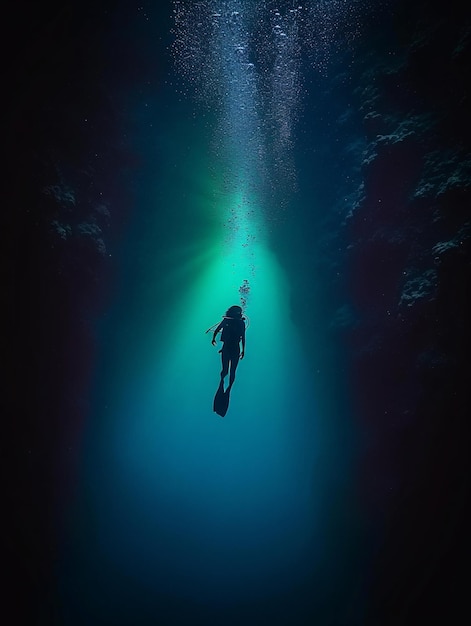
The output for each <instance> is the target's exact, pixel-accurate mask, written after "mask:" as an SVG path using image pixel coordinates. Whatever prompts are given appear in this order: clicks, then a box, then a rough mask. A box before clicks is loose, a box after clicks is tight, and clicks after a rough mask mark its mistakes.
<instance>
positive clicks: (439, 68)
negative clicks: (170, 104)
mask: <svg viewBox="0 0 471 626" xmlns="http://www.w3.org/2000/svg"><path fill="white" fill-rule="evenodd" d="M469 17H470V16H469V10H468V9H467V8H464V7H463V6H462V5H461V6H458V5H456V3H454V2H453V3H452V6H447V7H446V8H445V7H443V6H442V5H439V4H436V3H430V2H415V3H406V2H404V3H396V5H395V6H394V20H393V24H394V28H393V31H392V32H391V36H390V37H387V36H386V37H384V32H385V31H384V30H382V29H378V32H379V33H381V34H382V36H383V37H384V39H383V40H381V39H380V36H378V38H377V40H376V41H375V33H374V29H375V27H376V26H377V25H376V24H372V25H371V28H372V33H371V36H370V37H369V38H368V37H366V38H365V39H364V42H365V43H364V44H363V46H362V49H361V50H359V53H358V57H357V73H358V75H357V78H356V80H355V81H354V83H355V90H354V97H355V99H356V106H357V108H358V110H359V111H360V112H361V115H362V117H363V132H364V135H363V137H364V140H365V149H364V151H363V156H362V163H361V183H360V185H359V188H358V189H357V191H356V193H355V194H354V195H353V199H352V200H353V201H352V203H351V206H350V208H349V210H348V211H347V214H346V217H345V222H344V228H345V232H343V233H341V234H340V237H343V238H345V239H346V240H347V241H349V242H350V243H349V246H348V250H347V252H346V257H345V272H346V274H347V276H348V284H349V286H348V290H349V292H350V301H351V309H349V306H347V305H346V304H345V305H344V306H343V308H342V307H341V308H340V309H339V311H338V312H337V317H338V316H340V318H341V319H344V320H347V322H346V323H344V324H343V325H342V324H340V326H341V327H342V329H341V330H342V338H343V340H345V341H346V342H347V343H348V344H349V345H350V349H349V351H350V353H351V362H350V380H351V381H352V389H353V395H354V405H355V409H356V413H357V416H358V420H359V422H360V423H361V424H363V428H364V432H365V437H364V444H363V445H364V452H363V454H362V458H361V461H360V466H361V467H360V476H361V483H362V488H361V490H362V492H363V498H364V502H365V503H366V506H367V509H368V510H369V511H370V512H371V514H372V515H373V516H375V517H378V519H381V518H383V519H384V524H385V529H386V530H385V538H384V541H383V544H382V546H381V548H380V549H379V552H378V554H377V556H376V560H375V566H374V570H373V580H374V590H375V593H374V596H373V598H372V623H375V624H376V623H401V624H409V623H411V624H412V623H425V620H426V619H429V618H432V617H434V618H435V619H439V618H441V619H442V620H444V621H447V620H449V619H451V616H455V618H457V616H458V615H459V610H460V609H461V608H462V607H463V603H464V597H465V596H464V594H465V590H464V581H463V580H461V579H460V575H459V574H457V573H456V571H457V570H458V571H459V568H460V566H463V567H464V565H465V562H464V561H465V557H464V556H463V554H464V553H465V552H466V549H467V548H466V546H468V548H469V541H468V538H467V536H466V532H465V528H466V523H467V521H466V519H465V514H464V511H465V503H466V502H467V501H469V482H468V478H467V476H469V470H470V467H469V447H468V445H469V439H468V434H467V432H468V429H467V414H468V411H469V399H470V398H469V374H470V367H469V354H470V348H471V343H470V330H469V320H470V319H471V307H470V285H471V282H470V279H471V266H470V248H471V213H470V212H469V206H470V195H469V192H470V187H471V176H470V175H471V167H470V166H471V160H470V157H471V154H470V141H469V140H470V132H471V126H470V121H469V114H468V111H469V108H470V99H469V87H468V81H467V75H468V73H469V67H470V66H471V65H470V61H471V46H470V44H471V41H470V34H471V30H470V20H469ZM394 41H395V42H396V44H395V45H394V44H393V43H392V42H394ZM342 310H343V311H344V313H345V311H346V310H349V315H348V316H347V317H346V316H345V314H344V315H343V317H342V315H340V313H341V312H342ZM349 321H350V324H349V327H348V322H349ZM346 327H347V333H346V332H345V330H346ZM437 616H439V618H437ZM388 620H392V621H388ZM394 620H397V621H394Z"/></svg>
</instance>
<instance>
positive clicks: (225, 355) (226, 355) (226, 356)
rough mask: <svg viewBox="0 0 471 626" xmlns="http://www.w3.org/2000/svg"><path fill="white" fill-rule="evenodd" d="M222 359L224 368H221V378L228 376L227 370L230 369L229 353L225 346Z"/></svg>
mask: <svg viewBox="0 0 471 626" xmlns="http://www.w3.org/2000/svg"><path fill="white" fill-rule="evenodd" d="M221 361H222V370H221V379H223V378H225V377H226V376H227V372H228V371H229V353H228V352H227V350H224V348H223V349H222V351H221Z"/></svg>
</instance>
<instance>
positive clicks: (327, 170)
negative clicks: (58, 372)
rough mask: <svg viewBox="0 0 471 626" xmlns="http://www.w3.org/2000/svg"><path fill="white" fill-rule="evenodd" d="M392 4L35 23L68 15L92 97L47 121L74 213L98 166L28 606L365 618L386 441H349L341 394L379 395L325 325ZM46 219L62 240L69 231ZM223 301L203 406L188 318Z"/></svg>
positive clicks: (396, 46) (71, 623)
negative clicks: (60, 474) (82, 167)
mask: <svg viewBox="0 0 471 626" xmlns="http://www.w3.org/2000/svg"><path fill="white" fill-rule="evenodd" d="M393 5H394V3H391V2H367V1H366V0H365V1H363V2H360V1H357V0H350V1H349V2H344V1H341V0H330V1H328V0H319V1H313V2H307V3H302V2H299V3H292V2H287V1H283V2H279V3H275V2H273V1H271V0H264V1H253V2H245V1H242V0H213V1H209V0H208V1H204V2H161V3H159V2H145V3H141V4H137V3H109V4H108V5H107V6H106V7H105V6H103V8H102V9H101V8H99V9H97V8H96V7H95V8H90V7H86V8H84V11H83V13H80V11H79V9H71V8H70V7H69V9H66V10H65V13H61V11H60V10H59V11H58V12H56V11H55V10H53V9H52V8H51V17H50V18H48V19H44V22H45V23H46V24H48V25H50V28H51V29H52V31H53V32H56V31H55V30H54V26H53V25H54V23H55V22H54V20H55V19H56V20H58V23H60V24H62V25H63V26H65V32H66V33H67V32H74V27H73V26H71V24H73V23H76V22H74V19H75V20H78V18H79V17H80V20H78V21H79V24H80V28H79V27H78V26H77V27H76V28H77V30H76V36H77V44H75V43H74V44H73V45H74V46H75V45H77V46H78V48H79V49H80V50H81V55H82V56H81V57H80V58H82V63H83V65H82V66H81V65H80V63H79V64H78V67H79V68H80V67H83V71H84V74H87V75H88V79H87V80H88V81H89V82H88V83H87V80H84V83H83V84H84V85H85V86H87V85H88V86H90V84H93V85H94V86H95V87H96V89H95V91H93V90H90V93H91V94H92V93H98V92H99V93H100V94H101V97H102V98H103V104H102V105H100V106H101V110H103V111H107V114H106V115H104V114H102V116H101V117H100V115H99V114H97V115H96V116H95V117H94V113H93V111H97V110H100V109H99V108H98V107H97V105H96V103H95V106H91V105H90V108H89V111H90V113H89V114H88V113H87V110H88V109H87V106H88V105H87V95H86V93H87V92H86V89H85V90H83V89H82V92H81V96H80V99H79V101H78V102H77V103H76V105H73V104H70V105H69V106H67V107H66V109H65V110H66V112H67V113H62V114H63V115H64V116H66V117H67V116H69V115H70V118H71V119H70V121H67V120H65V121H64V119H62V121H61V123H62V124H63V125H64V126H65V127H66V128H69V127H71V128H72V127H73V128H76V127H77V125H81V126H80V127H81V128H82V126H83V130H82V131H80V132H79V131H77V133H76V134H74V133H71V140H70V141H69V143H68V144H67V138H64V139H63V141H64V144H67V145H68V146H69V147H68V148H67V150H69V156H70V145H73V146H75V145H77V146H80V140H79V138H78V137H79V136H81V134H80V133H81V132H82V133H83V134H84V135H83V136H84V137H88V141H89V143H92V140H91V139H90V137H93V141H94V142H95V144H94V145H95V147H96V153H95V152H94V153H93V154H90V155H89V156H88V162H87V168H88V169H89V170H90V171H91V172H92V174H90V175H89V174H87V177H88V178H87V177H85V178H84V179H83V180H82V179H80V178H79V175H78V174H75V176H76V181H75V182H76V187H77V188H82V189H84V188H85V187H86V188H87V194H88V196H87V198H88V200H83V203H84V204H83V205H80V207H79V210H84V209H83V208H82V207H83V206H84V205H86V204H87V202H88V203H89V204H90V205H91V204H93V202H92V200H91V198H93V197H94V194H95V195H96V194H97V191H96V189H92V187H93V184H95V185H97V184H98V183H97V181H100V184H101V187H100V189H102V190H103V191H100V192H99V195H100V196H103V198H105V199H106V198H108V200H105V201H106V202H108V206H109V209H110V214H111V218H110V223H111V226H109V225H108V227H109V234H108V239H107V238H106V236H105V235H104V234H103V233H102V231H103V232H104V231H105V226H103V224H104V222H100V221H99V220H97V218H96V216H95V217H93V219H90V220H89V221H88V222H87V223H88V227H87V228H88V230H86V229H84V226H83V224H82V225H79V226H78V228H79V229H80V227H81V228H82V230H81V231H80V232H81V233H82V235H83V234H87V235H89V236H90V237H91V238H95V239H94V240H95V242H97V241H100V242H102V243H103V249H104V248H105V247H106V253H103V254H102V256H103V257H106V266H107V267H108V268H109V269H108V273H107V274H106V273H105V278H104V279H103V277H101V278H100V279H98V273H97V272H94V271H93V269H92V270H91V271H90V274H91V275H94V276H95V279H96V283H97V284H98V292H99V293H98V294H95V296H94V298H95V300H96V301H99V305H96V304H95V306H92V305H90V304H89V305H88V306H85V307H84V309H83V311H84V312H82V309H80V312H78V313H77V319H78V318H80V320H81V322H80V323H82V321H83V318H86V322H83V323H84V324H85V323H86V325H87V329H88V336H91V337H92V339H91V340H90V341H91V344H92V345H93V348H91V347H90V346H87V347H85V346H84V347H83V350H81V348H80V347H78V346H76V345H75V347H74V348H73V350H72V351H73V352H74V353H77V354H84V353H87V354H88V352H87V350H89V351H90V355H89V359H88V361H87V363H86V365H83V367H82V369H80V371H79V374H80V375H81V376H82V381H85V382H83V384H82V387H81V388H80V389H79V390H78V391H77V392H76V395H77V396H80V401H78V400H76V398H75V396H74V393H73V392H71V391H70V390H69V391H68V393H69V400H70V397H72V396H73V397H74V401H76V402H77V405H79V406H80V411H79V410H78V409H77V412H80V414H81V415H82V421H81V422H80V424H78V420H77V423H75V424H74V425H73V426H62V428H63V430H64V431H67V434H66V435H63V436H62V440H63V441H68V444H67V445H69V446H70V447H68V448H67V449H68V450H69V451H70V450H72V449H73V450H74V458H73V459H72V460H71V459H70V458H68V457H67V452H66V451H64V452H63V454H64V457H67V460H66V461H62V464H63V465H67V464H68V465H69V467H72V468H73V469H71V470H69V471H70V473H71V475H72V476H73V479H70V481H69V482H68V483H67V481H65V482H66V483H67V485H70V489H69V488H68V487H67V489H68V491H69V492H68V494H67V496H62V495H61V496H59V497H56V498H57V499H58V500H60V501H61V504H60V506H58V507H57V508H58V509H60V515H58V517H59V518H60V520H61V522H60V523H58V526H59V527H60V532H59V533H58V537H59V539H57V543H58V548H57V557H56V558H54V559H53V567H52V570H53V578H54V584H53V585H52V588H53V590H52V591H51V592H50V594H51V596H52V597H53V600H52V601H50V599H49V598H48V599H47V600H46V601H45V604H46V605H47V606H48V607H50V605H53V607H54V608H53V609H50V608H46V609H44V611H43V614H42V618H41V619H42V620H43V621H38V622H37V623H41V624H42V623H44V624H46V623H47V624H49V623H51V624H52V623H53V624H60V625H62V624H64V626H82V625H83V626H85V625H86V626H101V625H110V626H131V625H132V626H150V625H154V624H159V625H162V626H167V625H168V626H172V625H180V624H182V625H184V624H188V625H190V624H191V625H202V626H203V625H204V626H225V625H228V626H229V625H234V626H235V625H247V626H252V625H253V626H258V625H262V624H280V625H285V624H286V625H288V624H289V625H290V626H297V625H299V626H301V625H304V624H306V625H307V624H319V626H328V625H332V626H334V625H337V626H340V625H341V624H342V625H345V626H360V625H362V624H370V623H371V624H372V623H373V622H372V621H368V620H371V617H369V615H370V613H369V610H370V608H371V607H370V603H371V598H370V596H371V593H372V592H371V589H372V585H373V584H374V578H375V575H376V571H377V570H375V566H374V563H375V560H374V559H375V556H376V555H377V552H378V550H379V549H380V546H381V545H382V543H383V542H384V537H385V528H386V526H387V519H386V516H387V514H388V513H390V511H391V509H392V505H391V504H390V502H391V501H392V499H393V498H394V494H395V489H396V487H397V482H398V476H397V475H396V474H395V471H394V470H395V468H396V467H397V466H398V461H397V458H396V457H395V456H394V455H395V454H397V455H398V456H399V455H400V452H399V451H398V450H397V449H396V450H395V451H391V450H392V448H391V450H390V451H389V453H388V454H386V455H385V456H383V457H382V458H378V455H379V454H380V453H379V452H377V453H376V456H375V454H372V455H370V456H368V454H369V453H370V451H371V450H375V449H376V450H379V448H376V446H377V443H378V439H379V438H380V433H379V431H380V427H379V426H378V425H377V424H372V423H368V424H366V421H367V417H366V416H365V415H366V413H367V412H366V411H365V415H364V414H363V413H362V411H361V410H359V408H358V407H362V406H363V404H365V403H367V397H368V396H369V394H370V393H371V396H372V397H373V398H375V397H380V396H382V394H384V392H383V389H382V388H381V387H380V386H375V385H374V384H373V385H372V387H371V389H370V388H367V389H366V392H365V387H361V385H360V384H358V385H357V380H358V379H357V378H356V376H355V370H354V368H353V373H352V367H351V363H352V352H353V353H355V349H356V346H355V343H354V341H349V340H348V338H347V339H345V335H344V334H342V333H343V332H344V330H345V329H347V330H348V329H350V330H351V329H352V328H355V324H356V323H357V318H356V315H357V313H356V311H355V298H356V297H358V294H359V293H360V292H362V290H364V291H365V293H368V294H369V291H368V290H369V284H367V283H366V282H365V283H363V281H362V278H361V277H360V279H359V280H358V274H357V275H356V276H357V282H353V284H352V281H351V276H352V275H354V270H353V269H352V268H351V267H349V266H348V260H347V254H348V250H349V247H351V244H352V241H351V240H350V239H349V234H348V233H349V232H350V234H351V231H348V230H347V229H345V228H344V226H345V220H346V219H347V220H348V219H349V217H351V215H349V213H350V214H351V209H352V207H353V206H354V204H355V202H356V201H358V197H359V196H358V189H362V188H361V186H360V185H361V182H362V172H361V162H362V159H363V158H364V156H365V154H366V152H365V150H366V142H367V140H366V137H365V133H364V131H363V130H362V119H363V117H364V111H361V110H360V108H359V101H360V100H361V98H360V97H359V92H358V84H359V83H358V80H359V76H360V74H361V72H362V71H364V68H365V65H364V63H365V61H364V59H365V58H366V59H369V61H368V62H369V63H371V67H375V60H374V59H375V56H374V52H375V51H379V52H378V55H379V54H382V55H384V54H386V53H385V52H384V51H385V50H388V49H389V48H390V49H391V51H392V52H391V53H390V54H391V55H395V54H398V55H399V50H400V33H399V34H398V33H397V32H396V31H395V27H394V23H393V21H392V19H391V17H390V13H389V12H390V11H391V7H392V6H393ZM68 11H70V13H68ZM69 15H70V16H71V18H70V20H69V18H68V17H67V16H69ZM68 20H69V21H68ZM46 30H47V29H46ZM80 33H83V34H84V35H85V36H84V37H83V38H82V37H80V36H79V35H80ZM46 34H47V33H46ZM46 34H45V35H44V36H46ZM64 38H66V36H65V35H64ZM398 41H399V43H398ZM78 42H80V43H78ZM86 42H89V43H88V44H87V43H86ZM61 45H63V46H64V49H66V48H67V45H69V46H70V45H72V44H70V42H69V43H68V44H65V43H64V42H63V41H62V39H61V38H60V37H59V38H58V39H57V46H58V47H59V48H60V46H61ZM368 46H369V47H370V49H371V50H373V54H372V55H371V56H368V52H367V50H368ZM74 49H75V48H74ZM84 51H86V52H84ZM365 51H366V52H365ZM387 54H389V53H387ZM83 58H85V60H83ZM360 58H362V59H363V61H362V62H363V65H362V67H361V69H360V66H359V61H358V59H360ZM95 62H96V65H95ZM44 63H46V62H44ZM45 66H47V64H46V65H45ZM46 73H47V72H46ZM38 75H41V72H39V71H38ZM57 75H58V76H59V75H60V77H61V79H63V81H64V84H65V85H68V84H69V83H70V84H71V85H75V84H77V85H79V86H80V85H81V84H82V83H81V81H82V79H81V78H80V72H78V73H77V72H75V73H69V74H67V73H62V72H60V71H57ZM92 76H93V77H94V78H93V80H92V78H90V77H92ZM95 81H96V82H95ZM51 82H53V81H51ZM45 84H46V85H48V84H49V83H47V82H46V83H45ZM97 85H99V87H97ZM374 88H375V85H374V84H373V86H372V87H371V89H372V92H371V93H372V94H373V95H372V96H371V97H372V98H373V96H374ZM64 89H67V88H64ZM71 89H72V88H71ZM79 90H80V89H79V88H77V92H78V91H79ZM44 91H45V92H46V91H47V87H45V88H44ZM73 91H74V90H73V89H72V92H73ZM409 96H410V98H411V102H412V101H413V100H414V97H415V96H413V95H410V94H409ZM362 98H363V101H365V100H367V97H366V96H365V95H364V93H362ZM44 101H45V102H50V100H49V96H48V94H46V96H45V98H44ZM69 102H70V103H72V102H73V100H72V99H70V100H69ZM74 106H76V109H77V115H76V116H75V117H74V110H75V109H74ZM45 108H46V110H47V106H46V107H45ZM57 108H59V107H57ZM51 109H52V110H53V107H52V105H51ZM78 120H80V122H79V121H78ZM111 120H112V122H111ZM57 124H58V127H59V122H57ZM107 124H110V128H108V126H107ZM90 126H91V129H92V130H89V127H90ZM111 126H112V130H111ZM86 133H90V135H87V134H86ZM59 134H60V133H59ZM83 142H84V144H85V143H86V139H85V138H84V139H83ZM63 150H64V151H65V150H66V148H63ZM77 151H78V152H79V151H80V148H79V147H77ZM117 155H119V157H118V156H117ZM114 159H116V167H113V164H114ZM70 160H71V161H73V157H72V156H70ZM99 163H103V165H100V164H99ZM104 163H106V166H105V165H104ZM61 167H62V166H61ZM58 169H61V168H58ZM76 169H79V168H76ZM88 169H87V171H88ZM73 170H74V168H73V166H71V172H72V171H73ZM61 176H62V179H63V180H65V179H67V178H68V177H69V180H71V179H72V178H73V176H72V174H71V173H69V172H68V171H67V168H66V167H65V166H63V167H62V169H61ZM381 176H383V177H385V176H386V177H387V175H385V174H383V173H381V174H378V180H379V179H380V178H381ZM90 180H91V181H92V182H91V183H90ZM84 181H85V182H84ZM61 184H62V183H61ZM80 186H81V187H80ZM49 193H50V195H51V193H52V192H49ZM355 194H357V195H356V196H355ZM360 195H361V194H360ZM77 197H78V192H77ZM83 197H84V196H82V198H83ZM109 199H111V200H109ZM62 202H65V201H64V200H62ZM74 206H75V205H74ZM87 206H88V205H87ZM114 207H115V208H114ZM118 209H119V210H118ZM113 210H114V211H115V212H113ZM101 215H102V216H103V212H102V214H101ZM52 217H54V216H52ZM51 219H52V218H51ZM52 223H53V224H55V226H54V229H55V233H56V235H57V233H58V234H59V238H61V239H62V240H64V241H65V240H66V239H67V237H69V234H70V233H69V230H67V228H68V226H67V225H68V224H69V225H70V229H71V230H70V232H72V229H73V228H75V226H74V224H73V219H72V218H70V219H69V221H68V222H67V223H66V218H65V217H64V219H63V221H62V222H61V223H60V224H59V223H58V221H57V220H56V221H55V222H54V221H52ZM90 225H91V226H90ZM97 228H98V230H97ZM61 229H62V230H61ZM102 234H103V240H102V239H101V236H102ZM105 244H106V246H105ZM100 249H101V248H100ZM68 254H69V257H70V252H69V253H68ZM365 258H366V257H365ZM365 262H366V261H365ZM72 265H73V264H72ZM373 265H374V262H373ZM74 267H75V266H74ZM350 270H351V272H350ZM67 271H69V270H67V268H66V272H67ZM66 275H67V274H66ZM74 277H75V278H76V276H75V275H74ZM75 278H74V280H75ZM383 279H384V285H382V288H383V287H384V290H385V291H386V290H387V284H386V282H387V272H383V273H381V281H383ZM83 280H84V281H85V279H83ZM87 280H90V278H89V277H88V278H87ZM100 280H101V282H100ZM91 282H93V280H92V281H91ZM74 284H75V283H74ZM396 295H397V294H396V293H395V292H394V297H395V298H396ZM396 299H397V298H396ZM92 300H93V298H92ZM233 304H240V305H241V306H242V307H243V309H244V314H245V316H246V318H247V321H248V329H247V346H246V354H245V358H244V359H243V360H242V361H241V362H240V364H239V366H238V370H237V377H236V381H235V384H234V387H233V389H232V391H231V399H230V405H229V409H228V412H227V415H226V416H225V417H224V419H222V418H221V417H219V416H218V415H216V414H215V413H214V412H213V411H212V406H213V397H214V394H215V392H216V390H217V387H218V383H219V371H220V355H219V353H218V350H219V347H220V346H219V347H217V348H216V347H213V346H211V341H210V339H211V333H205V331H206V329H207V328H209V327H211V325H212V324H215V323H217V322H218V321H219V320H220V319H221V316H222V315H223V314H224V312H225V310H226V309H227V308H228V307H229V306H230V305H233ZM72 308H73V307H72ZM388 314H389V313H388ZM76 323H77V324H78V322H76ZM365 343H367V342H365ZM71 345H74V344H71ZM362 347H364V346H362ZM368 349H369V348H368V346H367V348H366V349H365V353H367V352H368ZM64 352H66V348H64ZM67 358H69V359H70V361H71V362H72V361H74V357H73V355H72V354H69V356H68V357H67ZM67 358H66V357H64V359H65V360H66V361H67ZM78 360H80V359H78ZM77 368H78V369H79V367H78V366H77ZM84 372H85V373H84ZM80 375H79V376H78V378H80ZM51 377H52V374H51ZM78 387H80V386H79V385H78ZM64 388H66V387H64ZM365 393H366V395H365ZM64 395H66V391H64ZM411 395H414V394H413V393H411ZM362 403H363V404H362ZM381 417H383V416H382V415H381ZM391 423H393V422H391ZM365 424H366V425H365ZM393 424H394V428H396V422H394V423H393ZM64 450H65V447H64ZM365 456H367V457H368V458H369V459H370V461H369V464H368V463H366V464H365V462H364V459H365ZM373 457H374V461H371V458H373ZM391 459H392V460H391ZM59 465H60V463H59ZM56 467H57V466H56ZM372 494H373V496H372ZM39 604H41V603H39ZM386 613H387V612H386ZM396 613H397V615H399V617H397V615H396ZM396 613H395V614H394V615H393V616H391V619H393V617H394V619H395V618H396V617H397V619H398V620H399V618H400V616H401V615H405V613H404V612H403V613H401V612H400V611H399V612H396ZM388 619H389V617H388ZM44 620H45V621H44ZM34 623H36V622H34ZM388 623H398V624H399V623H404V624H405V623H409V622H405V621H397V622H393V621H391V622H388Z"/></svg>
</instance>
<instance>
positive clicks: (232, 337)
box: [211, 305, 245, 392]
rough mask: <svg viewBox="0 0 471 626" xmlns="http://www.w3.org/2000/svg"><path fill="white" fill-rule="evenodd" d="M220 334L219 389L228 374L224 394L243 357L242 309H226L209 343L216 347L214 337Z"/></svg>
mask: <svg viewBox="0 0 471 626" xmlns="http://www.w3.org/2000/svg"><path fill="white" fill-rule="evenodd" d="M221 330H222V333H221V341H222V342H223V346H222V348H221V350H219V352H220V353H221V361H222V370H221V383H220V387H222V388H223V386H224V378H225V377H226V376H227V374H228V373H229V385H228V387H227V389H226V392H230V390H231V387H232V385H233V384H234V380H235V373H236V369H237V366H238V365H239V360H240V359H243V358H244V356H245V318H244V317H243V315H242V307H240V306H238V305H234V306H231V307H229V308H228V309H227V311H226V314H225V315H224V317H223V318H222V322H220V323H219V324H218V325H217V327H216V329H215V331H214V333H213V338H212V340H211V343H212V344H213V346H215V345H216V335H217V334H218V332H219V331H221ZM241 342H242V352H241V351H240V343H241Z"/></svg>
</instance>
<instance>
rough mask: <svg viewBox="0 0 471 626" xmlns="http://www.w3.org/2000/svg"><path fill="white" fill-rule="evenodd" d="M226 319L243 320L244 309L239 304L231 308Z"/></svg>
mask: <svg viewBox="0 0 471 626" xmlns="http://www.w3.org/2000/svg"><path fill="white" fill-rule="evenodd" d="M226 317H235V318H239V319H240V318H242V307H241V306H239V305H237V304H234V305H233V306H231V307H229V308H228V309H227V311H226Z"/></svg>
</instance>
